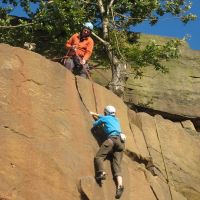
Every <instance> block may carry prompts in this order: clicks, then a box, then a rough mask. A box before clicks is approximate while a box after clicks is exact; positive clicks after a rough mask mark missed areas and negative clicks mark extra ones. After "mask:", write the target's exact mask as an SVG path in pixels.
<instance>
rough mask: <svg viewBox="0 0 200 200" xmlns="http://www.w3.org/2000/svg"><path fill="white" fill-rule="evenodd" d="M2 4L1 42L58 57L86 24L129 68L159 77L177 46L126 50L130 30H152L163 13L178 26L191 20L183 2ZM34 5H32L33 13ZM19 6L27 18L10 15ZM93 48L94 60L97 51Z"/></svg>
mask: <svg viewBox="0 0 200 200" xmlns="http://www.w3.org/2000/svg"><path fill="white" fill-rule="evenodd" d="M2 3H4V4H5V6H4V7H1V8H0V42H3V43H9V44H11V45H14V46H23V44H24V42H34V43H36V45H37V51H38V52H40V53H41V54H43V55H48V56H50V55H57V56H61V55H63V54H64V52H65V49H64V43H65V41H66V39H67V38H69V36H70V35H71V34H72V33H74V32H77V31H80V28H81V25H82V24H83V23H84V22H85V21H88V20H89V21H92V22H93V23H94V24H95V26H96V27H95V33H96V34H97V35H99V36H100V37H101V38H103V41H104V42H106V44H109V46H110V49H111V50H112V52H113V53H114V54H115V55H116V56H117V57H118V58H119V59H120V60H123V61H128V62H133V63H134V65H135V66H137V67H138V68H140V67H142V66H147V65H149V64H150V65H153V66H155V69H156V70H158V69H160V70H162V71H166V69H165V67H164V66H163V65H162V64H161V61H162V60H163V59H164V60H168V59H170V58H176V57H178V56H179V53H178V47H179V45H180V41H178V40H172V41H169V42H167V43H166V44H163V45H162V46H161V45H157V44H156V42H155V41H149V43H148V44H147V45H146V46H145V47H144V46H141V45H140V44H139V43H135V44H134V43H132V45H125V44H126V43H127V42H128V34H127V32H130V26H132V28H133V30H134V26H135V25H137V24H139V23H142V22H143V21H144V20H149V22H150V24H151V25H154V24H156V23H157V22H158V20H159V18H160V17H162V16H163V15H164V14H166V13H171V14H172V16H176V17H179V18H180V20H182V22H183V23H187V22H189V21H190V20H194V19H195V18H196V16H195V15H193V14H191V13H189V10H190V8H191V6H192V4H191V2H190V1H188V0H150V1H149V0H120V1H118V0H67V1H63V0H3V1H2ZM33 4H35V5H37V10H36V11H34V12H33V11H32V9H31V5H33ZM18 5H20V6H21V7H22V8H23V9H24V11H25V12H26V13H27V15H28V18H16V17H14V16H12V15H11V13H12V11H13V9H14V8H15V7H16V6H18ZM96 43H97V45H96V52H97V53H96V56H95V57H96V58H98V52H100V49H101V51H102V45H101V43H98V42H97V41H96ZM104 44H105V43H104ZM98 50H99V51H98Z"/></svg>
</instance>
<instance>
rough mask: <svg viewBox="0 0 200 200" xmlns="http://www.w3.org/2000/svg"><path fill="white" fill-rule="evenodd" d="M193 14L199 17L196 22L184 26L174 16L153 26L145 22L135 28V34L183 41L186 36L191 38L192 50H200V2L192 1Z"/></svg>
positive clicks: (162, 19)
mask: <svg viewBox="0 0 200 200" xmlns="http://www.w3.org/2000/svg"><path fill="white" fill-rule="evenodd" d="M191 2H192V9H191V10H190V12H191V13H193V14H196V15H197V17H198V18H197V19H196V20H195V21H191V22H188V23H187V24H186V25H184V24H183V23H182V22H181V21H180V20H179V19H176V18H173V17H172V16H167V15H166V16H164V17H163V18H161V20H160V21H159V22H158V23H157V24H156V25H155V26H151V25H149V24H148V22H144V23H142V24H140V25H138V26H136V27H134V31H135V32H142V33H148V34H153V35H161V36H167V37H176V38H179V39H182V38H183V37H184V36H185V35H187V34H188V35H190V36H191V38H190V39H189V40H188V41H187V42H188V43H189V46H190V48H191V49H194V50H200V0H191Z"/></svg>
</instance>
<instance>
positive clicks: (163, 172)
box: [0, 44, 200, 200]
mask: <svg viewBox="0 0 200 200" xmlns="http://www.w3.org/2000/svg"><path fill="white" fill-rule="evenodd" d="M107 104H113V105H114V106H115V107H116V108H117V116H118V118H119V119H120V120H121V123H122V128H123V132H124V133H125V134H126V135H127V142H126V151H125V155H124V158H123V163H122V167H123V174H124V185H125V192H124V194H123V196H122V198H121V199H122V200H132V199H136V200H186V199H188V200H199V199H200V168H199V161H200V152H199V148H200V138H199V135H198V134H197V133H196V132H195V131H194V130H193V131H189V130H188V129H186V128H184V127H185V126H187V124H188V123H189V122H188V123H186V125H184V124H179V123H178V124H177V123H173V122H171V121H169V120H165V119H163V118H162V117H161V116H159V115H156V116H155V117H152V116H150V115H148V114H146V113H135V112H134V111H132V110H130V109H128V107H127V106H126V105H125V104H124V103H123V102H122V100H121V99H119V98H118V97H117V96H116V95H114V94H113V93H112V92H111V91H109V90H107V89H105V88H104V87H102V86H100V85H98V84H95V83H92V82H90V81H89V80H85V79H83V78H80V77H74V76H73V75H72V74H71V73H70V72H69V71H68V70H66V69H65V68H64V67H63V66H61V65H60V64H57V63H53V62H51V61H49V60H47V59H45V58H44V57H42V56H40V55H38V54H35V53H32V52H29V51H26V50H24V49H20V48H14V47H11V46H8V45H5V44H1V45H0V143H1V145H0V152H1V156H0V160H1V165H0V180H1V182H0V199H1V200H47V199H48V200H111V199H114V194H115V184H114V182H113V179H112V175H111V170H110V165H109V161H105V168H106V171H107V173H108V174H109V175H108V178H107V180H106V181H105V183H104V184H103V186H102V187H99V186H98V185H97V184H96V182H95V180H94V165H93V157H94V155H95V153H96V151H97V150H98V147H99V146H98V142H99V138H98V137H95V136H94V135H93V134H92V133H91V130H90V129H91V127H92V118H91V116H90V115H89V113H88V111H89V110H92V111H97V112H99V113H102V111H103V108H104V106H105V105H107ZM150 158H151V159H150Z"/></svg>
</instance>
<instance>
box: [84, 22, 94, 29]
mask: <svg viewBox="0 0 200 200" xmlns="http://www.w3.org/2000/svg"><path fill="white" fill-rule="evenodd" d="M83 26H84V27H86V28H88V29H90V30H91V31H92V30H93V28H94V26H93V24H92V23H91V22H86V23H85V24H83Z"/></svg>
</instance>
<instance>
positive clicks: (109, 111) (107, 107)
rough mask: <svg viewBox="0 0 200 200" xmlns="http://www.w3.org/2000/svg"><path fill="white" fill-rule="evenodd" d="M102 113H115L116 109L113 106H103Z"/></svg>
mask: <svg viewBox="0 0 200 200" xmlns="http://www.w3.org/2000/svg"><path fill="white" fill-rule="evenodd" d="M104 113H105V114H106V115H115V113H116V109H115V107H114V106H111V105H108V106H106V107H105V108H104Z"/></svg>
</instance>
